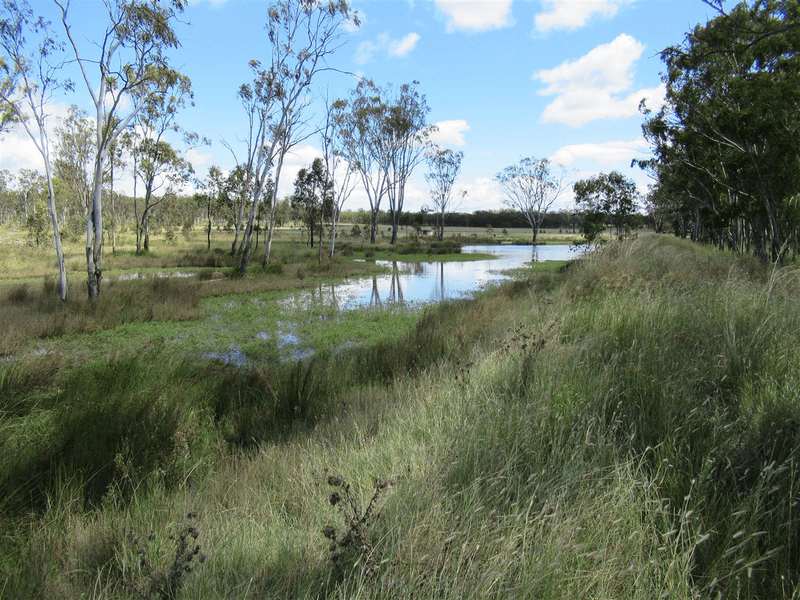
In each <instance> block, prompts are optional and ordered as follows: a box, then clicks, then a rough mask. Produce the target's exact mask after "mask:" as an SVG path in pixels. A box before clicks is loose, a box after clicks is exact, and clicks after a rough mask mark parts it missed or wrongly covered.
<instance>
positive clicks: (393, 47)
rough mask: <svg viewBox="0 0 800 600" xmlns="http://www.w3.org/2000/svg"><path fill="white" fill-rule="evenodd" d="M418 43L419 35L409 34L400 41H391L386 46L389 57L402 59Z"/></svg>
mask: <svg viewBox="0 0 800 600" xmlns="http://www.w3.org/2000/svg"><path fill="white" fill-rule="evenodd" d="M418 41H419V35H418V34H416V33H413V32H412V33H409V34H408V35H407V36H406V37H404V38H403V39H402V40H391V41H390V42H389V44H388V50H389V56H397V57H403V56H405V55H406V54H408V53H409V52H411V51H412V50H413V49H414V46H416V45H417V42H418Z"/></svg>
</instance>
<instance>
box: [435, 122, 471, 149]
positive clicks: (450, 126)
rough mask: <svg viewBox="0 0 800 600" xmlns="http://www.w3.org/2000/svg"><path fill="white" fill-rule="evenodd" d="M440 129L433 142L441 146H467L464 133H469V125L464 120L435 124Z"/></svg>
mask: <svg viewBox="0 0 800 600" xmlns="http://www.w3.org/2000/svg"><path fill="white" fill-rule="evenodd" d="M434 125H436V127H437V128H438V129H439V130H438V131H437V132H436V133H434V134H433V136H432V137H433V141H434V142H436V143H437V144H439V145H441V146H466V145H467V142H466V141H465V140H464V133H465V132H467V131H469V124H468V123H467V122H466V121H464V120H463V119H454V120H450V121H439V122H438V123H434Z"/></svg>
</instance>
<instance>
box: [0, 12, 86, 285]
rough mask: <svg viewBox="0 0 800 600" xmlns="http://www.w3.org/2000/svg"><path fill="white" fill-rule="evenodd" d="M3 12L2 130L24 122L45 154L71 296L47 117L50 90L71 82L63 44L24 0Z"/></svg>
mask: <svg viewBox="0 0 800 600" xmlns="http://www.w3.org/2000/svg"><path fill="white" fill-rule="evenodd" d="M1 6H2V9H1V11H0V49H2V55H0V134H2V132H3V131H4V130H6V129H8V128H9V127H11V126H14V125H17V124H18V125H20V126H22V127H23V129H25V132H26V133H27V134H28V137H30V139H31V141H32V142H33V143H34V145H35V146H36V149H37V150H38V151H39V154H41V156H42V160H43V162H44V169H45V177H46V179H47V194H48V209H49V212H50V221H51V223H52V226H53V238H54V240H55V247H56V257H57V259H58V274H59V292H60V295H61V300H62V301H64V300H66V299H67V291H68V290H67V272H66V268H65V266H64V253H63V251H62V249H61V233H60V231H59V226H58V217H57V213H56V199H55V192H54V190H53V168H52V164H51V156H50V141H49V138H48V133H47V132H48V130H47V119H48V117H49V116H50V114H49V110H50V104H51V101H52V94H53V92H54V91H55V90H57V89H58V88H61V87H70V85H71V84H70V83H69V82H68V81H60V80H59V79H58V78H57V75H58V74H59V71H60V70H61V68H62V66H63V64H64V63H63V59H62V54H61V52H62V46H61V44H60V43H59V42H58V40H57V39H56V37H55V34H54V32H53V31H52V30H51V29H50V23H49V22H48V21H46V20H44V19H43V18H42V17H40V16H37V15H34V13H33V11H32V10H31V7H30V5H29V4H28V3H27V1H26V0H18V1H14V0H4V1H3V3H2V5H1Z"/></svg>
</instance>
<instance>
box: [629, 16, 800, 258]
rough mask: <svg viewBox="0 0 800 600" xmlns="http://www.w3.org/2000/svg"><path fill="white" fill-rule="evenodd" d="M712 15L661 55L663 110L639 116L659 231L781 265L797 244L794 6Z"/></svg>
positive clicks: (798, 25)
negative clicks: (646, 143) (649, 152)
mask: <svg viewBox="0 0 800 600" xmlns="http://www.w3.org/2000/svg"><path fill="white" fill-rule="evenodd" d="M704 1H705V2H706V4H708V5H709V6H711V7H713V8H714V9H715V10H716V13H717V14H716V16H715V17H714V18H713V19H711V20H709V21H708V22H707V23H706V24H705V25H698V26H697V27H695V28H694V29H693V30H692V31H690V32H688V33H687V35H686V38H685V40H684V42H683V43H682V44H679V45H675V46H670V47H669V48H666V49H665V50H664V51H663V52H662V53H661V59H662V60H663V61H664V63H665V65H666V73H665V75H664V77H663V80H664V83H665V84H666V89H667V96H666V99H667V102H666V104H665V105H664V106H663V107H662V108H660V109H659V110H658V111H656V112H650V111H649V110H648V109H647V108H646V107H643V110H644V112H645V115H646V121H645V123H644V126H643V130H644V134H645V137H646V138H647V140H648V141H649V142H650V144H651V145H652V148H653V155H654V157H653V159H651V160H645V161H639V164H640V166H642V167H643V168H645V169H646V170H647V171H648V172H649V173H650V174H651V176H652V177H653V179H654V182H655V183H654V184H653V186H652V187H651V190H650V193H649V194H648V197H647V199H646V202H647V208H648V213H649V214H650V215H651V217H652V218H653V219H654V222H655V224H656V226H657V227H658V228H659V229H667V228H671V229H672V230H673V231H674V232H675V233H676V234H677V235H680V236H682V237H691V239H693V240H697V241H702V242H707V243H710V244H714V245H716V246H718V247H720V248H724V249H728V250H732V251H735V252H740V253H751V254H753V255H754V256H756V257H757V258H758V259H760V260H761V261H763V262H766V261H772V262H775V263H781V262H783V261H784V260H785V258H786V256H787V253H788V252H790V251H791V252H793V253H795V254H796V253H797V251H798V245H799V244H800V235H798V234H800V204H799V203H798V193H799V192H800V147H799V146H798V140H800V137H799V136H798V132H800V112H799V111H798V106H799V105H800V84H798V82H799V81H800V79H798V73H800V58H798V56H797V51H798V49H800V3H798V1H797V0H756V1H753V2H740V3H738V4H736V5H735V6H734V7H733V8H731V9H730V10H728V9H727V7H726V5H725V4H724V2H723V0H704Z"/></svg>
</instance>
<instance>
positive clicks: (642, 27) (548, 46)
mask: <svg viewBox="0 0 800 600" xmlns="http://www.w3.org/2000/svg"><path fill="white" fill-rule="evenodd" d="M350 4H351V6H352V8H353V9H355V10H356V11H357V13H358V16H359V19H360V22H361V25H360V27H359V28H357V29H355V28H353V30H352V31H351V32H350V33H348V35H347V37H346V39H347V43H346V44H345V45H344V46H342V47H341V48H340V49H339V50H338V51H337V52H336V53H335V54H334V55H333V56H332V57H330V59H329V61H328V64H329V66H330V67H331V71H327V72H324V73H321V74H320V77H319V79H318V80H317V81H316V83H315V85H316V89H315V92H316V93H317V94H319V95H322V94H325V93H327V94H329V95H330V96H332V97H336V98H345V97H347V96H348V94H349V91H350V90H351V89H352V88H354V87H355V85H356V77H367V78H370V79H372V80H373V81H375V83H377V84H378V85H385V84H389V83H391V84H393V85H395V86H399V85H402V84H404V83H411V82H412V81H418V82H419V85H418V90H419V91H420V92H421V93H422V94H424V95H425V96H426V100H427V103H428V106H429V107H430V109H431V110H430V113H429V114H428V122H429V123H433V124H436V125H437V126H438V129H439V132H438V133H437V135H436V141H437V142H438V143H439V144H440V145H441V146H443V147H446V148H450V149H452V150H454V151H462V152H463V153H464V160H463V164H462V170H461V174H460V176H459V178H458V180H457V181H456V184H455V186H454V187H455V189H456V190H459V191H460V190H465V191H466V192H467V195H466V198H465V199H464V201H463V202H462V203H461V205H460V208H459V209H458V210H460V211H463V212H472V211H475V210H499V209H501V208H503V207H504V199H503V196H502V192H501V191H500V188H499V187H498V185H497V183H496V182H495V181H494V177H495V176H496V175H497V174H498V173H499V172H500V171H502V170H503V169H504V168H505V167H507V166H509V165H512V164H515V163H518V162H519V161H520V160H521V159H522V158H525V157H532V158H548V159H549V160H550V161H551V162H552V163H554V164H559V165H563V166H564V167H565V168H566V169H567V174H568V175H567V176H568V180H569V181H570V182H572V181H576V180H578V179H582V178H586V177H590V176H593V175H597V174H599V173H607V172H609V171H612V170H618V171H620V172H622V173H624V174H625V175H627V176H629V177H630V178H631V179H633V180H634V181H635V182H636V183H637V185H638V187H639V189H640V191H642V192H645V191H646V189H647V185H648V183H650V182H649V179H648V177H647V175H646V174H645V173H644V172H643V171H641V170H640V169H638V168H636V167H631V160H632V159H634V158H646V157H647V156H648V147H647V144H646V143H645V142H644V140H643V139H642V132H641V124H642V120H643V117H642V115H641V114H640V113H639V110H638V107H639V104H640V101H641V100H642V99H645V100H646V103H647V106H648V107H650V108H652V109H657V108H658V107H659V106H660V105H661V103H662V102H663V97H664V87H663V84H662V81H661V77H662V73H663V70H664V69H663V63H662V62H661V60H660V58H659V52H660V51H661V50H663V49H664V48H666V47H668V46H671V45H678V44H680V43H681V42H682V41H683V40H684V37H685V34H686V32H688V31H690V30H691V29H693V28H694V27H695V25H697V24H698V23H700V24H705V23H706V21H707V20H708V19H709V18H713V16H714V13H713V11H712V9H711V8H710V7H708V6H707V5H706V4H704V3H703V2H702V1H701V0H352V2H351V3H350ZM32 6H33V7H34V10H41V11H43V12H44V14H45V16H46V17H47V18H49V19H50V20H51V21H53V23H54V24H55V25H57V26H60V21H59V15H58V14H57V13H56V12H55V9H56V8H57V7H55V5H54V4H51V2H50V0H36V1H34V2H33V3H32ZM268 6H269V2H267V1H266V0H190V3H189V6H188V7H187V10H186V11H185V12H184V14H183V16H182V21H183V23H180V24H178V26H177V33H178V36H179V37H180V39H181V47H180V48H179V49H178V50H177V51H174V52H173V53H172V57H173V64H174V65H176V66H177V67H178V68H179V69H180V70H181V71H182V72H183V73H184V74H185V75H187V76H188V77H189V78H190V79H191V80H192V87H193V90H194V106H191V107H187V108H186V109H185V110H184V111H183V112H181V113H180V114H179V117H178V120H179V123H180V125H181V126H182V127H183V128H184V129H186V130H188V131H193V132H196V133H198V134H200V135H201V136H204V137H207V138H208V139H209V140H211V145H209V146H202V147H198V148H194V149H191V150H189V151H188V153H187V158H188V159H189V160H190V161H191V162H192V165H193V167H194V169H195V172H196V173H197V174H198V175H199V176H200V177H202V176H204V175H205V174H207V172H208V168H209V167H210V166H211V165H218V166H220V167H221V168H222V169H223V170H228V169H231V168H232V167H233V166H234V165H235V164H236V163H235V160H234V157H233V154H232V153H231V151H230V150H229V149H228V148H227V147H226V145H227V146H230V147H231V148H232V149H233V150H234V153H236V154H237V155H238V156H239V158H241V157H242V155H243V153H244V144H242V143H241V142H240V140H242V139H244V138H245V136H246V133H247V120H246V116H245V113H244V110H243V108H242V106H241V103H240V102H239V100H238V98H237V91H238V89H239V87H240V86H241V85H242V84H243V83H247V82H249V81H250V80H251V79H252V73H251V70H250V67H249V66H248V64H249V61H250V60H252V59H256V60H261V61H262V62H264V63H268V61H269V56H270V46H269V40H268V38H267V34H266V31H265V28H264V24H265V22H266V15H267V9H268ZM69 14H70V18H71V19H72V22H73V23H74V26H73V28H74V31H75V32H77V33H78V34H79V36H78V39H80V40H82V41H81V43H82V44H84V46H85V48H86V51H87V53H88V52H91V51H92V48H91V45H90V42H91V41H92V40H93V39H96V35H97V34H95V33H94V32H96V31H98V28H99V27H100V26H101V25H102V24H103V22H102V17H103V14H104V13H103V8H102V3H101V1H100V0H72V3H71V7H70V13H69ZM72 78H73V79H74V80H75V82H76V85H75V90H74V92H72V93H70V94H68V95H59V96H56V97H54V98H53V104H52V108H51V114H52V117H51V119H50V123H51V126H52V125H53V124H54V123H57V121H58V118H59V116H64V115H66V113H67V107H68V106H69V105H70V104H77V105H78V106H80V107H82V108H88V107H90V106H91V104H90V102H89V100H90V98H89V95H88V92H87V90H86V87H85V86H84V85H83V84H82V82H81V81H80V80H79V79H78V75H77V73H73V74H72ZM309 116H310V117H312V120H316V121H319V120H321V119H322V117H323V109H322V107H321V105H320V104H319V103H317V104H312V105H311V106H310V107H309ZM320 155H321V151H320V144H319V142H318V140H317V139H315V138H314V137H311V138H309V139H308V140H307V141H306V142H305V143H302V144H300V145H298V146H297V147H296V148H295V150H294V152H293V154H292V155H291V156H290V157H288V158H287V164H286V165H285V167H284V169H285V170H284V173H283V174H282V176H281V180H282V183H281V186H280V189H279V196H283V195H287V194H290V193H291V190H292V182H293V180H294V177H295V174H296V172H297V170H298V169H299V168H301V167H303V166H307V165H309V164H310V163H311V162H312V161H313V159H314V158H315V157H316V156H320ZM20 168H32V169H38V170H39V171H43V167H42V159H41V156H40V155H39V154H37V152H36V150H35V148H34V147H33V145H32V144H31V142H30V141H29V140H27V139H26V138H25V135H24V132H22V131H21V130H19V131H12V132H10V133H7V134H5V135H4V136H3V137H2V138H0V169H8V170H9V171H11V172H12V173H13V172H16V171H18V169H20ZM425 172H426V167H425V164H424V163H423V164H422V165H420V166H418V167H417V168H416V170H415V171H414V173H413V175H412V178H411V181H410V183H409V185H408V187H407V189H406V199H405V210H406V211H411V212H413V211H418V210H419V209H420V208H421V207H422V206H424V205H426V204H430V198H429V190H428V186H427V183H426V182H425V178H424V174H425ZM115 185H118V187H117V189H122V190H123V191H125V192H127V193H131V192H132V182H131V178H130V176H129V175H128V176H123V179H122V181H121V182H120V183H119V184H115ZM570 188H571V186H570ZM570 188H568V189H567V190H566V191H565V192H564V193H563V194H562V195H561V197H560V198H559V199H558V200H557V202H556V203H555V204H554V206H553V209H561V208H568V207H569V206H570V205H571V203H572V194H571V191H570ZM185 191H187V192H190V191H191V189H187V190H185ZM367 207H368V201H367V197H366V194H365V193H364V192H363V191H362V190H361V189H359V188H357V189H356V191H355V192H354V193H353V195H352V196H351V197H350V199H349V200H348V201H347V203H346V204H345V209H358V208H367Z"/></svg>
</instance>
